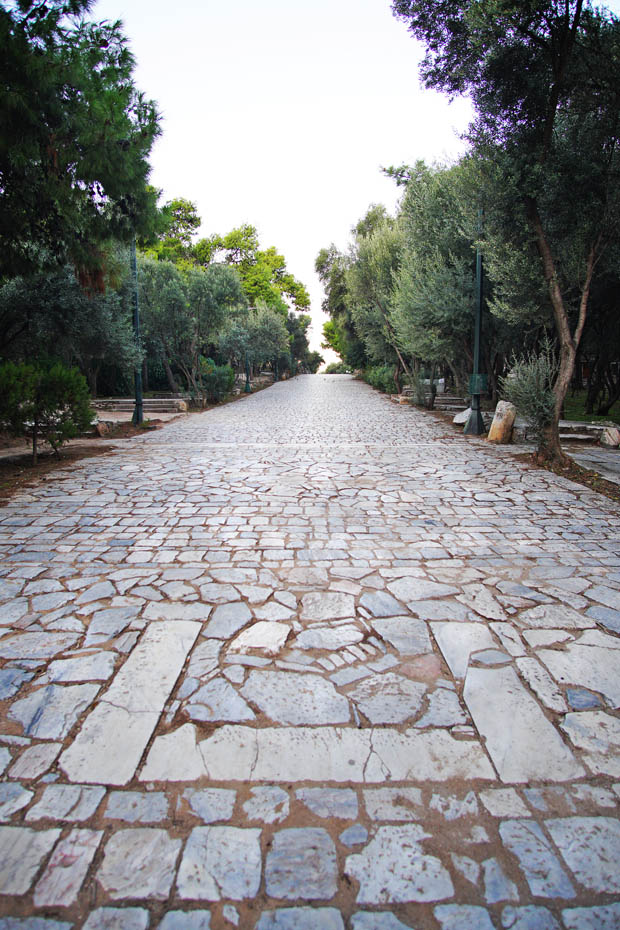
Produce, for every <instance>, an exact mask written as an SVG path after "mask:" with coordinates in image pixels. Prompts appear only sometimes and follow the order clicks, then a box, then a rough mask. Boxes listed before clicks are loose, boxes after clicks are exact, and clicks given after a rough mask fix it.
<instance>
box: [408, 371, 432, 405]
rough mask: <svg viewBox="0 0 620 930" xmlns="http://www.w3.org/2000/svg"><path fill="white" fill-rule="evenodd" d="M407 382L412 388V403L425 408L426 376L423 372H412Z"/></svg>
mask: <svg viewBox="0 0 620 930" xmlns="http://www.w3.org/2000/svg"><path fill="white" fill-rule="evenodd" d="M407 382H408V384H409V387H410V388H411V403H412V404H415V406H416V407H425V406H426V385H425V384H424V376H423V374H422V372H421V371H414V372H412V373H411V375H410V377H409V378H408V379H407ZM431 393H432V392H431Z"/></svg>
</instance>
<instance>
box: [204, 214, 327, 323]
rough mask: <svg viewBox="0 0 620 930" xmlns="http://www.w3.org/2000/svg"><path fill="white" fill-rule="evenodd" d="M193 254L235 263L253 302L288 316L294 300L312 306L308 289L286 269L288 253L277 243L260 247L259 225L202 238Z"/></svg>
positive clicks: (299, 305) (208, 261) (300, 306)
mask: <svg viewBox="0 0 620 930" xmlns="http://www.w3.org/2000/svg"><path fill="white" fill-rule="evenodd" d="M192 255H193V258H194V260H195V261H196V262H198V263H199V264H202V265H209V264H211V263H213V262H214V261H224V262H225V263H226V264H228V265H233V266H234V267H235V268H236V269H237V271H238V272H239V275H240V276H241V280H242V282H243V288H244V290H245V293H246V296H247V298H248V301H249V303H250V305H251V306H257V305H258V303H259V302H262V303H264V304H266V305H267V306H269V307H272V308H273V309H275V310H279V311H280V312H281V314H282V316H283V317H286V315H287V313H288V310H289V307H288V304H287V300H290V301H291V302H292V304H293V307H294V308H295V309H296V310H306V309H307V308H308V307H309V306H310V295H309V294H308V291H307V290H306V288H305V287H304V285H303V284H302V283H301V281H298V280H297V278H295V277H294V276H293V275H292V274H290V272H288V271H287V270H286V261H285V259H284V256H283V255H281V254H280V253H279V252H277V251H276V249H275V248H274V246H270V247H269V248H267V249H260V248H259V241H258V232H257V230H256V227H254V226H250V225H249V224H248V223H245V224H243V225H242V226H239V227H237V228H235V229H232V230H231V231H230V232H229V233H227V234H226V235H225V236H219V235H217V234H215V235H213V236H210V237H209V238H207V239H201V240H200V241H199V242H197V243H196V245H195V246H194V247H193V250H192Z"/></svg>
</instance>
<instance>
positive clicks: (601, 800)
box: [0, 376, 620, 930]
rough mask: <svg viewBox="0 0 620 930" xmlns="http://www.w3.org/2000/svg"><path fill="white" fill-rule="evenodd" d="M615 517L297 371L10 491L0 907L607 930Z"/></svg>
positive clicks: (64, 921)
mask: <svg viewBox="0 0 620 930" xmlns="http://www.w3.org/2000/svg"><path fill="white" fill-rule="evenodd" d="M619 516H620V508H618V506H617V505H615V504H613V503H612V502H611V501H609V500H607V499H606V498H604V497H601V496H598V495H597V494H595V493H593V492H591V491H589V490H587V489H586V488H583V487H581V486H578V485H574V484H571V483H570V482H568V481H566V480H564V479H561V478H557V477H555V476H554V475H552V474H549V473H547V472H543V471H539V470H535V469H532V468H530V467H528V466H526V465H523V464H521V463H520V462H518V461H516V460H515V458H514V456H513V455H512V454H511V453H510V452H509V451H508V450H506V449H501V448H494V447H490V446H488V445H487V444H485V443H484V442H483V441H481V440H477V439H467V438H465V437H463V436H460V435H459V434H457V433H454V432H453V431H451V430H449V429H448V428H447V427H444V426H443V425H442V424H441V423H440V422H438V421H437V420H436V419H435V418H433V417H432V416H430V415H428V414H425V413H424V412H420V411H416V410H414V409H412V408H406V407H399V406H394V405H392V404H390V403H389V401H388V400H387V399H386V398H384V397H382V396H380V395H378V394H376V393H374V392H373V391H372V390H371V389H370V388H368V387H367V386H366V385H364V384H361V383H358V382H356V381H354V380H352V379H351V378H349V377H346V376H332V377H328V376H305V377H300V378H297V379H295V380H294V381H291V382H286V383H282V384H277V385H274V386H273V387H272V388H270V389H269V390H266V391H264V392H262V393H260V394H257V395H255V396H250V397H247V398H244V399H243V400H242V401H240V402H238V403H235V404H231V405H228V406H225V407H222V408H219V409H217V410H214V411H210V412H208V413H205V414H197V415H193V416H190V417H187V418H185V419H183V420H179V421H175V422H174V423H172V424H171V425H169V426H167V427H165V428H164V429H162V430H161V431H159V432H157V433H154V434H148V435H145V436H144V437H140V438H139V439H134V440H131V441H129V442H127V443H126V444H124V445H123V446H122V448H119V449H118V450H117V451H115V452H114V453H112V454H110V455H106V456H102V457H98V458H94V459H90V460H85V461H82V462H80V463H79V464H77V465H74V466H72V467H71V468H67V469H66V470H63V471H61V472H59V473H56V475H55V476H54V477H53V478H50V480H47V481H44V482H41V483H40V484H39V485H38V486H37V487H35V488H32V489H30V490H25V491H21V492H20V493H19V494H18V495H17V496H15V497H14V498H13V499H12V500H11V501H10V502H9V504H8V505H7V506H6V507H4V508H3V509H1V510H0V734H1V735H0V772H2V773H3V774H2V776H1V778H0V824H1V825H0V930H21V928H23V930H70V928H76V930H79V928H84V930H99V928H112V930H146V928H160V930H206V928H211V930H224V928H227V930H230V928H235V927H238V928H240V930H254V928H257V930H345V928H346V930H403V928H415V930H617V928H620V821H619V817H618V813H619V805H620V715H619V713H618V710H619V708H620V534H619V532H618V527H619V520H618V518H619Z"/></svg>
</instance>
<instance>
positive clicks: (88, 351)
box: [0, 250, 140, 396]
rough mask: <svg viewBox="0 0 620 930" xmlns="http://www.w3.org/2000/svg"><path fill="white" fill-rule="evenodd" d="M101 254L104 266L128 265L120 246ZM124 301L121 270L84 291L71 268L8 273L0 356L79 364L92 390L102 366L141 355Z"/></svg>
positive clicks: (0, 299) (130, 364) (2, 292)
mask: <svg viewBox="0 0 620 930" xmlns="http://www.w3.org/2000/svg"><path fill="white" fill-rule="evenodd" d="M105 260H106V265H107V268H108V272H111V271H115V272H118V269H119V267H122V265H125V266H126V265H127V261H126V254H125V253H124V250H109V251H108V252H107V253H106V259H105ZM129 301H130V296H129V282H128V280H127V275H126V274H125V275H122V274H121V275H120V276H117V274H112V275H110V274H108V275H107V277H106V288H105V292H104V293H98V292H97V293H88V292H86V291H84V289H83V288H82V287H81V286H80V284H79V282H78V281H77V279H76V276H75V271H74V269H73V268H61V269H59V270H57V271H48V272H44V273H40V274H35V275H30V276H29V277H26V278H12V279H10V280H8V281H6V282H5V283H4V284H3V285H2V286H1V287H0V358H5V359H13V360H14V361H25V362H31V361H32V360H33V359H44V358H49V357H51V356H53V357H54V358H55V359H57V360H59V361H61V362H63V363H64V364H65V365H68V366H73V365H78V366H79V368H80V370H81V371H82V372H83V374H84V375H86V377H87V379H88V383H89V387H90V391H91V394H92V395H93V396H95V395H96V394H97V379H98V375H99V373H100V371H101V369H102V368H105V367H106V366H110V365H115V366H119V367H120V369H121V370H123V369H124V370H126V371H131V370H132V369H133V368H134V367H135V365H136V363H139V361H140V354H139V352H138V351H137V349H136V346H135V342H134V337H133V332H132V327H131V317H130V313H129V310H128V307H129ZM2 337H4V338H2Z"/></svg>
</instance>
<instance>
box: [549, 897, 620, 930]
mask: <svg viewBox="0 0 620 930" xmlns="http://www.w3.org/2000/svg"><path fill="white" fill-rule="evenodd" d="M562 920H563V922H564V926H565V927H566V930H618V927H620V903H616V904H602V905H599V906H598V907H572V908H566V909H565V910H563V911H562Z"/></svg>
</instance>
